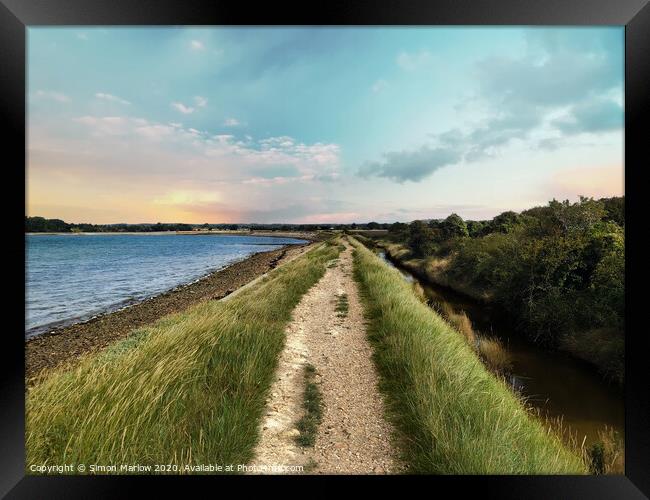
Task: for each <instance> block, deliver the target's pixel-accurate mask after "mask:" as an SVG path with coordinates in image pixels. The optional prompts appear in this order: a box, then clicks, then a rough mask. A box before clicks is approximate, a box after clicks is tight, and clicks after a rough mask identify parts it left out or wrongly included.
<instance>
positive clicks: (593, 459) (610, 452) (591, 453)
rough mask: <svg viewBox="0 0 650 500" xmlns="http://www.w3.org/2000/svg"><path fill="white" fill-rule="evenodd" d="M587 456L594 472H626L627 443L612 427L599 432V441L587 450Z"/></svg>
mask: <svg viewBox="0 0 650 500" xmlns="http://www.w3.org/2000/svg"><path fill="white" fill-rule="evenodd" d="M586 456H587V459H588V462H589V464H590V469H591V472H592V473H593V474H625V444H624V441H623V438H622V436H620V435H619V434H618V433H617V432H616V431H615V430H614V429H612V428H611V427H606V428H605V429H603V430H601V431H600V432H599V433H598V441H596V442H595V443H593V444H592V445H591V446H590V447H589V448H588V449H587V450H586Z"/></svg>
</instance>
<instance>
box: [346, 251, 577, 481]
mask: <svg viewBox="0 0 650 500" xmlns="http://www.w3.org/2000/svg"><path fill="white" fill-rule="evenodd" d="M352 243H353V245H354V247H355V251H354V264H355V266H354V267H355V278H356V280H357V281H358V283H359V285H360V290H361V295H362V299H363V301H364V304H365V306H366V314H367V317H368V320H369V326H368V331H369V335H370V340H371V342H372V344H373V348H374V352H375V363H376V366H377V367H378V371H379V373H380V378H381V389H382V391H383V392H384V394H385V395H386V400H387V406H388V410H387V412H388V418H389V419H390V420H391V421H393V423H394V424H395V426H396V428H397V429H398V433H399V437H400V438H401V439H400V441H401V449H402V454H403V459H404V461H405V463H407V464H408V465H409V471H410V472H414V473H434V474H576V473H577V474H583V473H586V472H587V468H586V466H585V463H584V461H583V460H582V458H581V457H580V456H579V455H578V454H576V453H575V452H573V451H570V450H569V449H568V448H566V447H565V446H564V445H563V444H562V442H561V441H560V439H559V437H558V436H557V435H556V434H554V433H553V432H552V431H551V430H550V429H549V428H548V427H546V426H544V425H543V424H542V422H541V421H540V420H539V419H537V418H535V417H533V416H532V415H531V414H530V413H529V412H528V410H527V409H526V408H525V406H524V405H523V404H522V402H521V401H520V400H519V399H518V398H517V397H516V396H515V395H514V394H513V393H512V392H511V391H510V389H509V387H508V386H507V385H506V384H505V383H504V382H503V381H502V380H501V379H499V378H498V377H496V376H494V375H493V374H491V373H490V372H489V371H488V370H487V369H486V368H485V367H484V366H483V364H482V363H481V361H480V360H479V358H478V356H477V355H476V354H475V353H474V352H473V350H472V349H471V347H470V346H469V345H468V344H467V342H465V340H464V339H463V338H462V337H461V336H460V335H458V333H457V332H456V331H455V330H454V329H453V328H452V327H451V326H450V325H449V324H447V323H446V322H445V321H444V320H443V319H442V318H441V317H440V316H438V315H437V314H436V313H435V312H434V311H432V310H431V309H430V308H429V307H427V306H426V305H425V304H423V303H422V302H421V301H420V300H419V299H418V298H417V296H416V295H415V293H414V292H413V290H412V287H411V286H410V285H409V284H408V283H406V282H405V281H404V280H403V279H402V277H401V276H400V274H399V271H397V270H396V269H392V268H390V267H389V266H388V265H386V264H385V263H383V262H382V261H381V259H379V258H378V257H377V256H375V255H374V254H373V253H372V252H371V251H370V250H368V249H366V248H365V247H363V245H361V244H360V243H358V242H356V241H354V240H352Z"/></svg>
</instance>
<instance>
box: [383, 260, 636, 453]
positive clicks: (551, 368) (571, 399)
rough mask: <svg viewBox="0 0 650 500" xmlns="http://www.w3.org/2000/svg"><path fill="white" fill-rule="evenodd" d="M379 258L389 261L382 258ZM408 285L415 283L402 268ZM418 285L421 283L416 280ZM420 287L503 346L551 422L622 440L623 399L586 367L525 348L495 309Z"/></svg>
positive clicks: (521, 384) (518, 383)
mask: <svg viewBox="0 0 650 500" xmlns="http://www.w3.org/2000/svg"><path fill="white" fill-rule="evenodd" d="M379 256H380V257H381V258H382V259H384V260H385V261H386V262H388V263H389V264H390V265H393V264H392V263H391V262H390V261H389V260H387V259H386V256H385V254H384V252H379ZM398 269H399V271H400V272H401V273H402V275H403V276H404V277H405V278H406V279H407V280H408V281H411V282H412V281H415V280H416V278H415V277H414V276H413V275H411V274H410V273H409V272H407V271H405V270H404V269H401V268H398ZM418 281H419V280H418ZM420 284H421V285H422V287H423V288H424V291H425V293H426V295H427V298H428V299H429V300H430V302H431V303H442V302H446V303H447V304H449V305H450V306H451V307H452V308H453V309H454V311H455V312H460V311H465V313H466V314H467V316H468V317H469V319H470V320H471V321H472V324H473V325H474V327H475V328H476V330H478V331H479V332H482V333H485V334H488V335H492V336H495V337H497V338H498V339H499V340H501V341H502V342H503V344H504V346H505V347H506V348H507V349H508V352H509V353H510V356H511V358H512V373H511V375H510V377H511V383H512V385H513V388H514V389H515V390H518V391H519V392H521V394H523V395H524V396H525V397H526V398H527V400H528V402H529V403H530V404H531V405H532V406H534V407H535V408H538V409H540V410H541V411H542V412H545V413H546V415H548V416H549V417H551V418H557V417H561V418H562V421H563V422H564V424H565V425H568V426H569V427H570V428H571V430H572V431H574V432H575V433H577V435H578V439H579V441H580V442H581V441H582V439H583V438H584V437H586V444H587V445H589V444H591V443H593V442H594V441H596V440H597V439H598V432H599V431H600V430H603V429H604V427H605V426H609V427H612V428H614V429H615V430H616V431H618V432H619V433H620V435H621V436H623V431H624V405H623V394H622V391H620V390H619V389H618V388H616V387H615V386H610V385H608V384H607V383H606V382H604V381H603V379H602V378H601V377H600V376H599V375H598V374H597V373H596V371H595V370H594V369H593V368H592V367H591V366H589V365H588V364H586V363H585V362H583V361H581V360H578V359H575V358H572V357H570V356H568V355H566V354H564V353H562V352H558V351H547V350H545V349H542V348H540V347H538V346H536V345H535V344H532V343H530V342H527V341H526V340H524V339H523V338H522V335H521V334H517V332H516V331H515V329H514V328H513V327H512V326H511V325H509V324H508V322H507V318H504V317H503V314H502V313H500V312H499V311H498V310H496V309H495V308H492V307H490V306H486V305H484V304H481V303H478V302H475V301H473V300H472V299H469V298H467V297H465V296H464V295H460V294H458V293H454V292H453V291H452V290H449V289H447V288H442V287H437V286H432V285H430V284H428V283H426V284H425V283H422V282H421V281H420Z"/></svg>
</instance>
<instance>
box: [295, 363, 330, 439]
mask: <svg viewBox="0 0 650 500" xmlns="http://www.w3.org/2000/svg"><path fill="white" fill-rule="evenodd" d="M315 375H316V368H314V366H313V365H311V364H309V365H307V366H306V367H305V393H304V399H303V404H302V406H303V409H304V411H305V413H304V415H303V416H302V417H301V419H300V420H299V421H298V424H297V426H296V427H297V428H298V431H300V434H299V435H298V436H297V437H296V441H297V443H298V444H299V445H300V446H305V447H307V446H314V443H315V442H316V435H317V434H318V426H319V425H320V423H321V421H322V419H323V398H322V395H321V392H320V388H319V387H318V385H317V384H316V382H315V381H314V378H315Z"/></svg>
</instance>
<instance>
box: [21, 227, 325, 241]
mask: <svg viewBox="0 0 650 500" xmlns="http://www.w3.org/2000/svg"><path fill="white" fill-rule="evenodd" d="M138 234H141V235H145V236H161V235H176V236H200V235H203V236H206V235H207V236H250V237H259V238H269V237H272V238H294V239H298V240H308V241H317V240H318V236H317V234H316V233H313V232H296V231H270V230H259V231H256V230H252V231H248V230H245V229H237V230H232V231H231V230H227V229H215V230H213V231H94V232H87V231H80V232H72V231H71V232H67V233H63V232H37V233H30V232H25V236H95V235H106V236H115V235H125V236H127V235H138Z"/></svg>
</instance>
